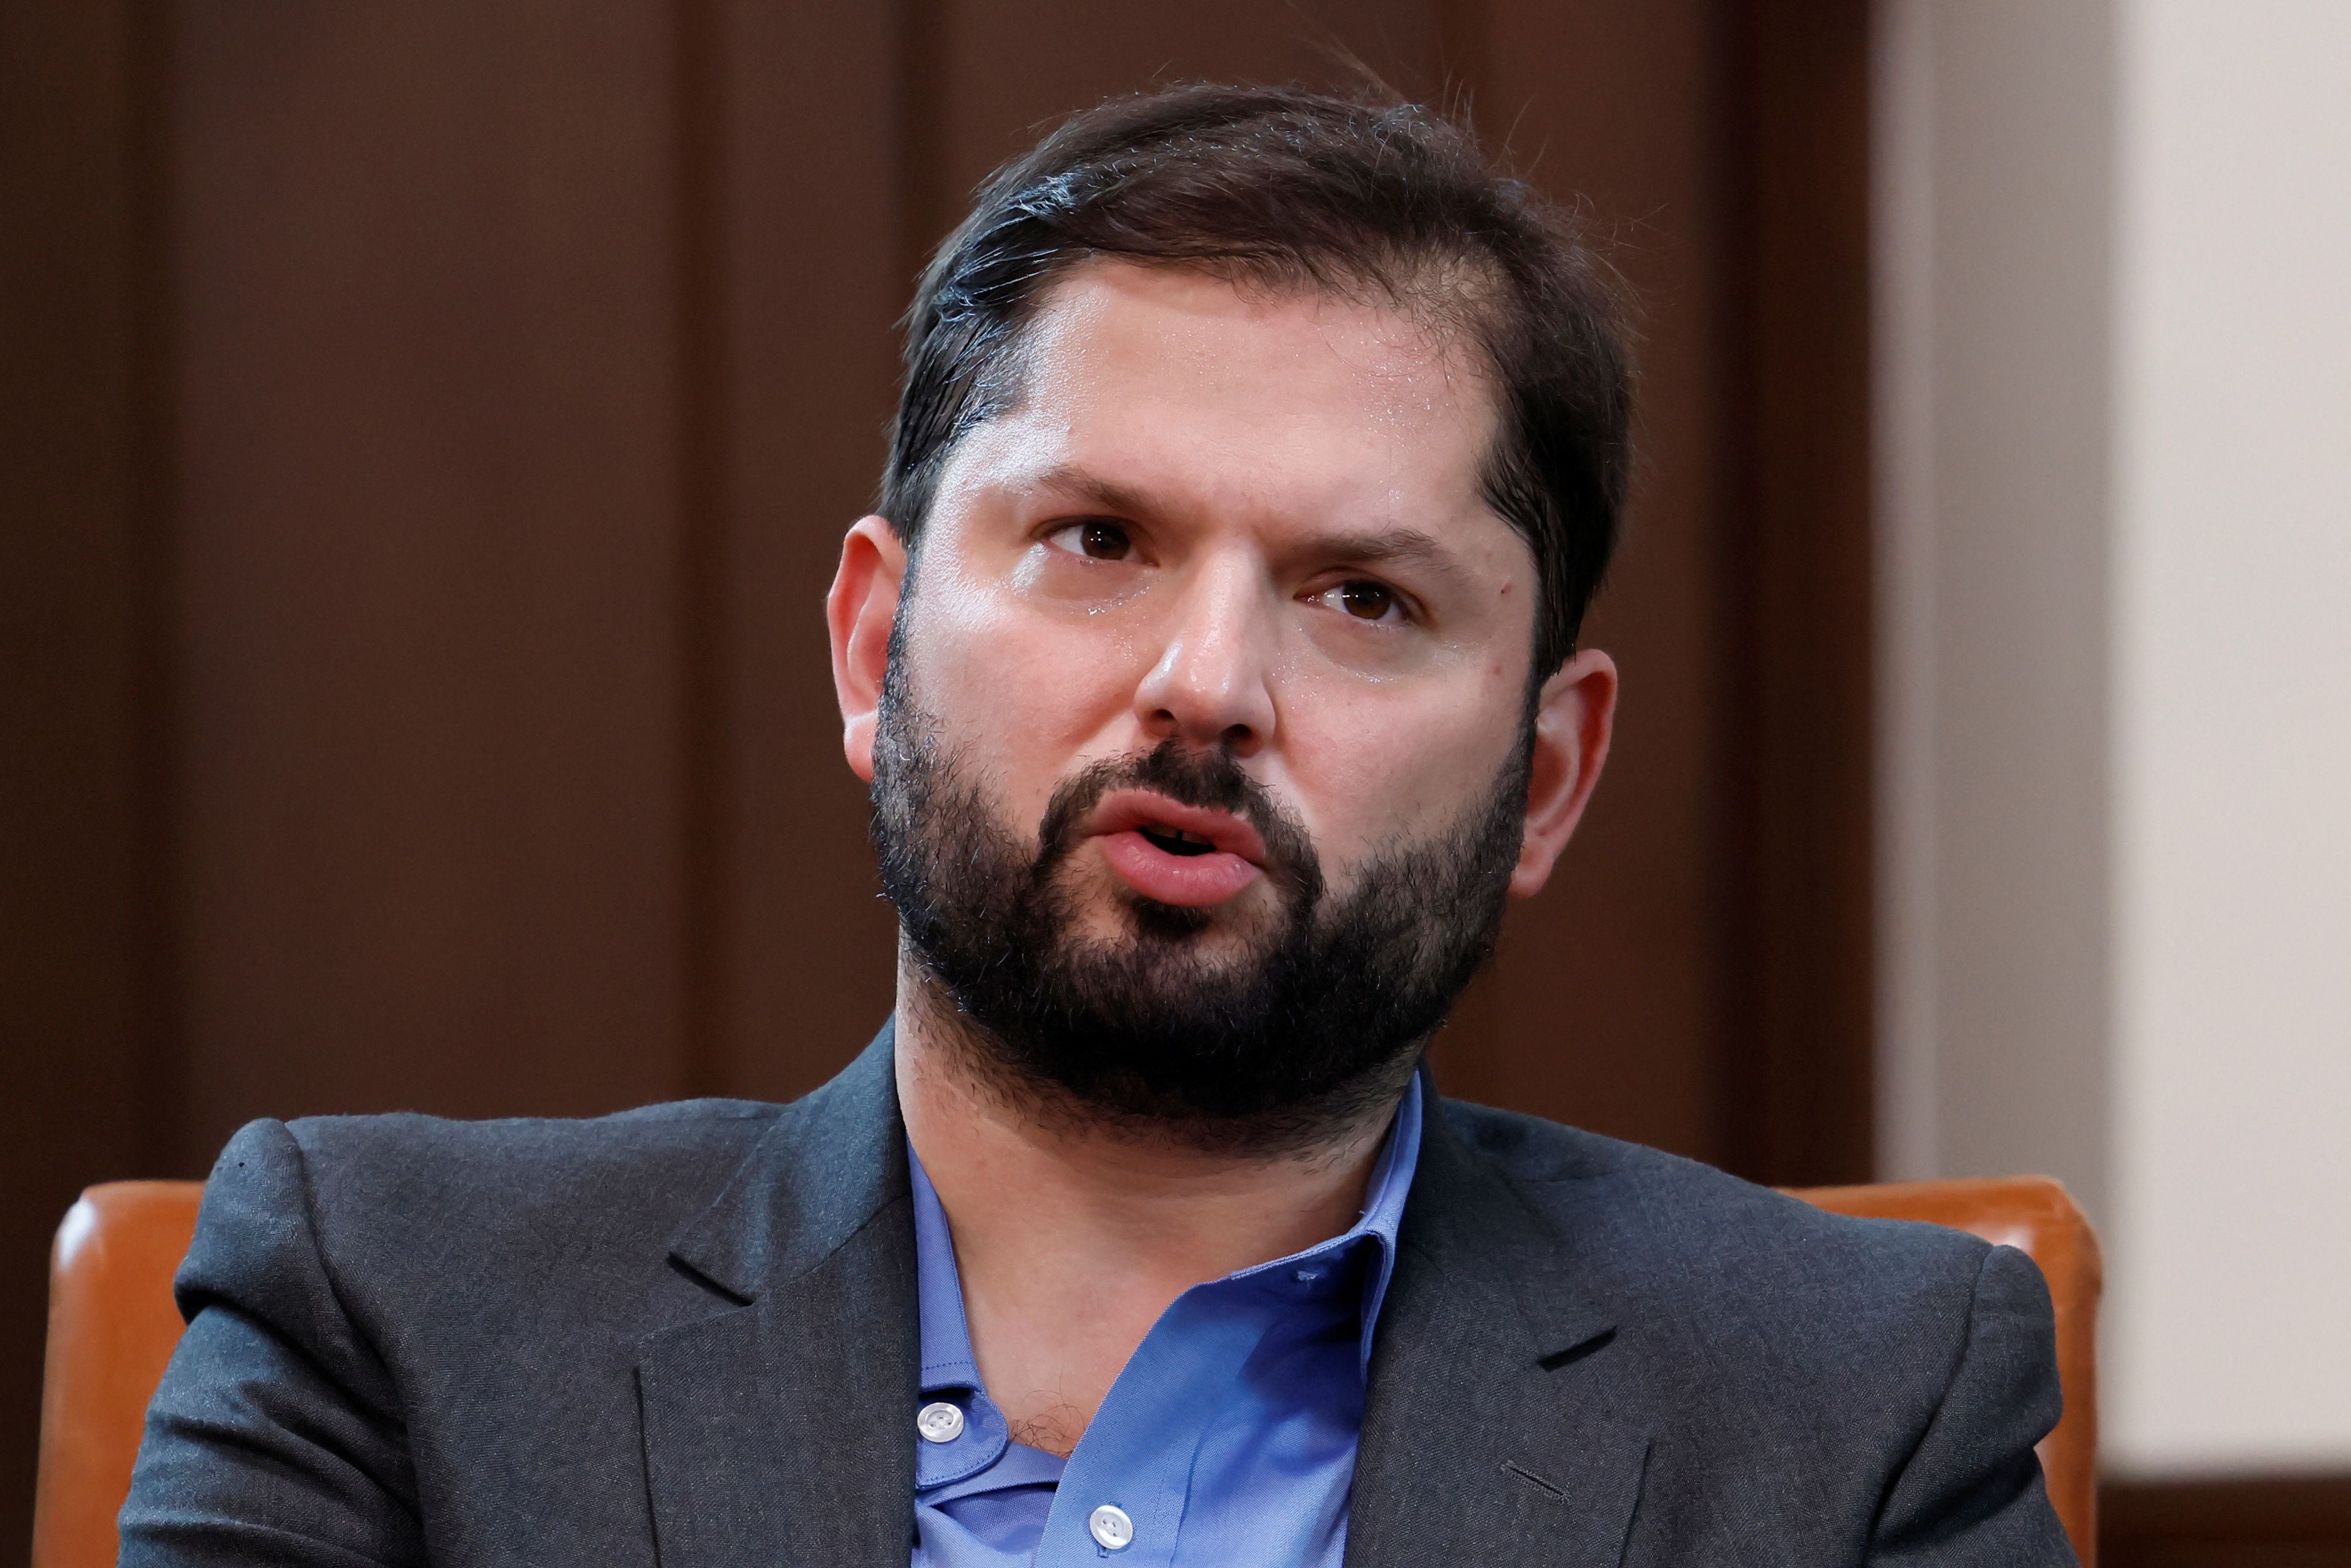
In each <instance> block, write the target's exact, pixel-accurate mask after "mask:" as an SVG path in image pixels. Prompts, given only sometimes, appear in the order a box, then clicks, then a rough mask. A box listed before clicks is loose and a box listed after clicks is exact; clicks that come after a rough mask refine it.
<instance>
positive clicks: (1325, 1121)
mask: <svg viewBox="0 0 2351 1568" xmlns="http://www.w3.org/2000/svg"><path fill="white" fill-rule="evenodd" d="M904 668H905V661H904V659H903V658H897V657H893V659H892V660H891V662H890V667H889V674H888V676H887V678H886V680H885V683H884V689H883V702H882V711H881V715H880V722H879V727H878V730H877V734H876V736H875V741H874V768H873V789H872V800H873V816H872V836H873V843H874V848H875V851H876V852H877V855H878V857H879V860H880V862H881V873H882V883H883V890H884V891H885V893H886V894H887V895H888V897H889V899H890V901H891V902H892V903H893V904H895V905H896V906H897V910H898V917H899V922H900V927H901V931H902V933H903V937H904V944H905V946H906V949H907V950H908V952H909V954H910V955H911V956H912V957H913V958H914V961H915V963H916V964H917V965H919V967H920V969H921V970H922V971H923V975H922V977H923V978H925V979H927V981H928V982H929V990H930V991H931V993H932V997H931V999H933V1000H937V999H941V998H942V996H943V998H945V999H949V1000H951V1001H952V1003H953V1004H954V1009H955V1010H959V1012H960V1014H961V1017H960V1018H949V1017H946V1016H945V1015H946V1014H947V1013H948V1012H949V1011H950V1009H946V1008H944V1007H942V1008H937V1009H935V1011H936V1012H937V1013H938V1014H940V1015H941V1018H940V1021H942V1022H944V1023H946V1024H947V1025H948V1026H949V1027H948V1030H947V1031H946V1032H948V1033H949V1034H951V1035H953V1036H956V1037H958V1038H959V1039H960V1040H961V1041H962V1051H963V1054H964V1055H965V1056H966V1058H967V1065H969V1066H970V1067H972V1068H973V1069H974V1070H975V1074H976V1076H977V1078H978V1079H979V1080H980V1081H981V1082H983V1083H985V1084H987V1085H990V1086H992V1087H994V1088H996V1089H997V1090H998V1091H999V1092H1004V1093H1005V1094H1006V1096H1007V1097H1008V1098H1009V1099H1011V1100H1012V1101H1013V1102H1014V1103H1016V1104H1019V1106H1021V1107H1022V1108H1023V1109H1026V1110H1028V1111H1030V1112H1032V1113H1051V1112H1053V1111H1056V1110H1058V1111H1061V1112H1062V1113H1066V1114H1067V1115H1069V1116H1070V1117H1071V1118H1073V1119H1077V1120H1082V1121H1085V1122H1088V1123H1092V1124H1102V1123H1104V1122H1108V1123H1113V1124H1123V1125H1124V1126H1126V1127H1127V1128H1128V1129H1129V1130H1132V1131H1138V1132H1144V1133H1156V1134H1160V1135H1163V1136H1172V1137H1174V1138H1176V1139H1178V1140H1180V1141H1182V1142H1185V1143H1186V1144H1190V1145H1196V1146H1201V1147H1214V1148H1220V1149H1227V1150H1235V1151H1238V1150H1249V1151H1254V1152H1261V1153H1270V1152H1276V1151H1281V1150H1290V1149H1301V1148H1307V1147H1312V1146H1314V1145H1317V1144H1319V1143H1322V1142H1323V1141H1325V1140H1327V1139H1328V1138H1329V1137H1331V1136H1332V1135H1333V1134H1337V1133H1340V1132H1343V1130H1345V1129H1346V1128H1347V1127H1349V1126H1351V1125H1352V1124H1354V1123H1355V1122H1356V1121H1358V1120H1360V1119H1361V1118H1362V1117H1364V1116H1365V1115H1367V1114H1370V1113H1373V1112H1374V1111H1375V1110H1376V1109H1378V1108H1380V1107H1382V1106H1384V1104H1385V1103H1387V1102H1388V1101H1389V1099H1390V1098H1391V1097H1392V1096H1393V1095H1394V1094H1395V1092H1398V1091H1399V1090H1401V1088H1402V1087H1403V1084H1404V1082H1405V1080H1406V1079H1407V1078H1408V1077H1409V1076H1410V1074H1411V1073H1412V1071H1413V1070H1414V1068H1415V1066H1416V1064H1417V1062H1418V1061H1419V1057H1420V1053H1421V1050H1422V1048H1423V1047H1424V1045H1425V1044H1426V1041H1427V1040H1428V1038H1429V1037H1430V1036H1431V1035H1432V1034H1434V1033H1435V1032H1436V1030H1437V1026H1438V1025H1439V1024H1441V1023H1442V1022H1443V1021H1444V1019H1445V1017H1446V1014H1447V1012H1448V1011H1449V1010H1450V1009H1451V1008H1452V1005H1453V1002H1454V999H1455V998H1457V997H1458V996H1459V994H1460V992H1461V990H1462V988H1463V987H1465V986H1467V985H1468V983H1469V980H1470V978H1471V977H1472V976H1473V975H1475V974H1476V973H1477V971H1478V969H1479V967H1480V966H1482V965H1483V964H1484V963H1485V962H1486V960H1487V959H1488V958H1489V956H1491V955H1492V953H1493V950H1494V940H1495V936H1496V935H1497V933H1498V931H1499V927H1500V925H1501V918H1502V910H1503V906H1504V903H1505V899H1506V896H1507V894H1508V890H1509V884H1510V873H1511V871H1512V869H1513V868H1514V867H1515V866H1516V865H1517V863H1518V858H1519V849H1520V841H1521V837H1522V832H1523V823H1524V821H1525V809H1526V799H1527V782H1528V770H1529V766H1530V756H1531V734H1532V726H1531V722H1528V723H1526V724H1524V725H1522V729H1521V734H1520V739H1519V743H1518V745H1517V747H1515V748H1514V749H1513V752H1512V754H1511V756H1510V759H1509V760H1508V761H1507V762H1506V763H1505V765H1504V766H1503V768H1501V769H1500V771H1499V773H1498V774H1497V775H1496V776H1495V778H1494V779H1493V780H1492V781H1491V783H1490V784H1489V787H1488V789H1486V791H1485V792H1484V793H1483V795H1482V796H1481V797H1479V799H1478V800H1475V801H1474V802H1473V803H1472V805H1471V806H1470V808H1469V809H1468V810H1466V811H1464V812H1463V813H1461V815H1460V816H1459V817H1458V819H1456V820H1455V821H1453V822H1451V823H1449V824H1448V825H1447V826H1446V827H1444V828H1443V829H1441V830H1439V831H1436V832H1434V833H1430V834H1427V835H1425V836H1419V837H1413V838H1405V837H1399V838H1397V839H1395V840H1393V841H1389V842H1387V843H1385V844H1383V845H1381V846H1379V847H1378V848H1377V849H1376V850H1375V851H1374V852H1373V853H1372V854H1371V855H1370V856H1369V857H1368V858H1367V860H1366V861H1365V862H1364V867H1363V870H1362V871H1361V873H1360V874H1358V875H1357V876H1356V877H1355V878H1354V879H1353V883H1352V884H1351V885H1350V886H1348V887H1346V888H1344V889H1343V890H1342V891H1339V892H1337V893H1333V892H1332V891H1331V890H1330V886H1329V883H1328V882H1327V880H1326V878H1325V876H1324V874H1323V872H1322V863H1321V860H1320V857H1319V856H1318V855H1317V853H1316V852H1315V848H1314V843H1313V840H1312V838H1311V835H1310V834H1309V833H1308V832H1307V831H1306V830H1305V828H1304V827H1303V825H1302V824H1301V823H1300V822H1299V821H1298V820H1297V819H1296V818H1295V816H1293V815H1292V814H1290V812H1288V811H1287V810H1284V809H1283V807H1282V806H1281V804H1280V801H1278V800H1275V799H1274V798H1273V796H1272V795H1271V794H1270V792H1269V791H1268V790H1267V789H1265V788H1264V786H1263V785H1261V784H1259V782H1258V781H1257V780H1255V779H1251V778H1250V777H1249V775H1248V774H1247V773H1246V772H1244V771H1243V770H1242V768H1240V766H1239V764H1238V762H1237V761H1236V760H1235V759H1234V758H1233V757H1232V756H1231V755H1230V753H1229V752H1228V751H1226V750H1223V749H1215V750H1203V749H1199V748H1187V747H1180V746H1178V745H1177V744H1176V743H1175V741H1174V740H1172V739H1171V740H1169V741H1167V742H1165V743H1164V744H1162V745H1160V746H1159V747H1156V748H1155V749H1154V750H1151V751H1148V752H1143V753H1138V754H1133V755H1129V756H1125V757H1120V758H1110V759H1107V760H1104V761H1101V762H1097V763H1094V764H1092V765H1091V766H1089V767H1087V768H1083V769H1082V770H1081V771H1080V772H1078V773H1077V774H1075V775H1073V776H1072V777H1071V778H1069V779H1064V780H1063V781H1062V782H1061V785H1060V786H1059V787H1058V788H1056V789H1055V790H1054V792H1053V795H1052V798H1051V800H1050V802H1049V803H1048V805H1047V806H1046V809H1045V811H1044V814H1043V816H1042V818H1041V819H1040V821H1039V824H1038V828H1037V832H1036V836H1035V838H1034V840H1033V841H1023V840H1022V839H1021V838H1019V836H1017V835H1016V834H1014V833H1013V832H1011V831H1008V830H1007V829H1006V828H1005V827H1004V826H1003V825H1002V821H1001V817H1000V815H999V813H998V812H997V811H996V810H994V808H993V806H992V804H991V802H990V801H989V800H988V799H987V795H986V794H985V792H984V791H983V789H981V787H980V785H979V782H978V780H977V779H976V778H975V777H973V776H972V771H971V770H970V769H968V768H967V765H966V764H965V762H964V759H963V758H962V757H961V756H960V755H959V754H958V753H957V752H956V750H954V749H953V748H951V747H947V746H946V745H944V744H943V743H942V741H941V738H940V737H941V727H940V726H939V725H938V724H937V723H936V721H935V719H934V718H933V717H932V716H929V715H928V714H926V713H925V712H924V711H923V710H922V708H921V707H920V706H918V705H917V704H916V703H915V702H914V700H913V699H912V697H911V695H910V694H909V692H908V690H907V687H906V683H905V680H904V676H903V674H902V672H903V671H904ZM1530 719H1531V716H1530ZM1126 788H1143V789H1155V790H1157V791H1159V792H1161V793H1163V794H1165V795H1166V796H1168V797H1169V798H1170V799H1171V800H1176V801H1179V802H1181V803H1183V804H1185V805H1189V806H1196V807H1202V808H1207V809H1212V810H1224V811H1229V812H1231V813H1233V814H1234V815H1236V816H1238V817H1240V818H1243V819H1244V820H1246V821H1248V822H1249V824H1250V825H1251V826H1252V827H1254V828H1255V829H1256V830H1257V831H1258V834H1259V837H1260V839H1261V840H1262V841H1263V842H1264V844H1265V849H1266V855H1265V861H1264V865H1263V870H1264V876H1265V881H1266V883H1267V884H1268V886H1269V888H1270V891H1271V892H1272V894H1274V899H1273V908H1272V910H1271V911H1270V912H1267V911H1264V910H1262V909H1260V910H1258V911H1252V912H1251V913H1252V914H1253V915H1267V916H1268V917H1266V918H1260V919H1258V920H1256V921H1255V922H1254V923H1253V924H1251V923H1248V922H1242V921H1238V920H1236V919H1234V918H1233V917H1231V916H1225V920H1226V925H1227V933H1226V935H1227V936H1228V940H1226V941H1224V942H1222V943H1221V944H1219V943H1218V942H1217V941H1216V940H1215V936H1217V933H1216V927H1217V923H1218V920H1219V917H1220V911H1218V910H1214V909H1198V908H1186V907H1178V906H1175V905H1170V904H1161V903H1158V902H1156V901H1155V900H1152V899H1148V898H1144V897H1141V896H1140V895H1136V894H1131V893H1125V892H1123V890H1122V893H1121V894H1117V895H1114V896H1115V899H1116V908H1115V910H1114V913H1113V919H1114V921H1115V922H1116V924H1117V925H1118V927H1119V929H1118V930H1117V932H1116V933H1115V934H1114V935H1113V936H1109V937H1107V938H1105V937H1101V936H1092V935H1089V934H1088V933H1087V932H1086V931H1085V929H1084V927H1085V924H1086V922H1085V911H1084V909H1083V907H1082V905H1083V902H1084V898H1085V892H1086V886H1087V881H1088V879H1087V878H1086V877H1085V876H1084V875H1083V874H1082V867H1081V866H1080V865H1079V864H1077V863H1075V862H1074V860H1073V857H1074V854H1075V852H1076V851H1077V850H1078V849H1079V848H1080V847H1081V845H1082V843H1083V842H1084V841H1085V832H1084V827H1083V824H1084V822H1085V821H1086V820H1087V818H1088V816H1089V815H1090V813H1091V812H1092V809H1093V807H1094V806H1095V804H1096V803H1097V802H1099V801H1100V800H1101V799H1102V796H1103V795H1105V794H1106V793H1108V792H1109V791H1111V790H1113V789H1126ZM1220 948H1221V950H1220ZM975 1026H976V1027H975Z"/></svg>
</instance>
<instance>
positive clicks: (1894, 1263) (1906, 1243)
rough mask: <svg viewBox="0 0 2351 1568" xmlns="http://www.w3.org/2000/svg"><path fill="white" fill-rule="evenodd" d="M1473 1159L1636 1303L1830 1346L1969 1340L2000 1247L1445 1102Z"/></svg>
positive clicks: (1611, 1141)
mask: <svg viewBox="0 0 2351 1568" xmlns="http://www.w3.org/2000/svg"><path fill="white" fill-rule="evenodd" d="M1445 1113H1446V1116H1447V1124H1448V1125H1449V1126H1450V1127H1451V1129H1452V1131H1453V1133H1454V1135H1455V1136H1456V1137H1457V1138H1458V1139H1459V1140H1460V1142H1461V1144H1462V1145H1464V1147H1465V1148H1466V1150H1467V1151H1468V1154H1469V1155H1470V1157H1471V1158H1472V1159H1473V1160H1475V1161H1477V1162H1478V1163H1479V1164H1480V1165H1483V1166H1485V1167H1486V1168H1487V1169H1488V1170H1489V1171H1490V1172H1491V1173H1492V1174H1493V1175H1495V1176H1498V1177H1499V1178H1500V1179H1501V1180H1502V1182H1503V1183H1505V1184H1506V1185H1507V1186H1509V1187H1510V1190H1511V1191H1512V1192H1513V1193H1515V1194H1516V1195H1517V1196H1518V1197H1519V1199H1520V1201H1521V1202H1522V1203H1524V1204H1525V1205H1526V1206H1527V1207H1529V1208H1531V1209H1532V1210H1533V1211H1534V1212H1535V1213H1536V1214H1537V1215H1539V1216H1541V1218H1543V1219H1544V1220H1545V1221H1546V1222H1547V1223H1548V1225H1549V1226H1550V1227H1551V1228H1552V1229H1553V1230H1554V1231H1556V1232H1557V1233H1559V1234H1560V1235H1561V1236H1562V1238H1563V1239H1564V1241H1565V1242H1566V1244H1568V1245H1569V1246H1571V1247H1572V1249H1573V1252H1574V1253H1575V1255H1576V1256H1577V1257H1578V1258H1579V1260H1581V1263H1580V1266H1581V1267H1583V1268H1584V1269H1586V1270H1588V1271H1590V1272H1591V1273H1592V1274H1593V1275H1594V1276H1596V1277H1597V1278H1598V1279H1600V1280H1603V1281H1607V1282H1609V1283H1610V1284H1611V1285H1612V1286H1613V1288H1614V1290H1615V1291H1619V1292H1621V1293H1623V1294H1625V1295H1626V1296H1629V1297H1634V1298H1643V1299H1647V1298H1656V1297H1670V1298H1674V1299H1676V1300H1677V1301H1680V1302H1682V1303H1684V1304H1686V1305H1689V1306H1694V1307H1696V1308H1698V1312H1699V1315H1698V1319H1697V1320H1696V1321H1699V1322H1706V1321H1714V1322H1726V1323H1755V1322H1770V1323H1773V1324H1775V1325H1780V1324H1784V1325H1788V1326H1790V1327H1791V1328H1793V1329H1797V1330H1799V1331H1800V1334H1799V1337H1803V1338H1817V1339H1819V1340H1820V1341H1821V1343H1823V1346H1824V1347H1826V1346H1828V1345H1830V1344H1832V1343H1834V1342H1836V1341H1839V1340H1841V1339H1843V1338H1844V1337H1845V1335H1844V1332H1843V1331H1845V1330H1850V1331H1851V1332H1852V1333H1862V1334H1866V1333H1871V1332H1876V1331H1883V1330H1885V1329H1886V1328H1887V1327H1889V1326H1891V1325H1894V1324H1897V1323H1899V1324H1906V1325H1907V1327H1908V1328H1909V1329H1910V1330H1913V1331H1917V1330H1921V1329H1925V1328H1927V1326H1928V1321H1933V1322H1938V1323H1939V1324H1940V1325H1941V1327H1942V1329H1943V1330H1944V1331H1946V1332H1956V1333H1963V1332H1964V1324H1965V1322H1966V1318H1967V1314H1968V1311H1969V1306H1970V1301H1971V1300H1972V1299H1973V1296H1974V1294H1975V1291H1976V1287H1977V1281H1978V1278H1979V1276H1980V1274H1981V1273H1982V1272H1983V1270H1984V1269H1985V1267H1986V1260H1987V1257H1988V1255H1989V1254H1990V1253H1991V1250H1992V1249H1991V1244H1990V1243H1989V1242H1986V1241H1984V1240H1982V1239H1980V1238H1977V1237H1974V1236H1970V1235H1968V1234H1966V1233H1965V1232H1962V1231H1958V1230H1952V1229H1949V1228H1945V1227H1942V1226H1938V1225H1925V1224H1919V1223H1916V1222H1913V1221H1907V1220H1893V1219H1864V1218H1855V1217H1853V1216H1849V1215H1841V1214H1832V1213H1829V1212H1828V1211H1826V1210H1824V1209H1820V1208H1816V1207H1813V1205H1811V1204H1809V1203H1806V1202H1805V1201H1804V1200H1803V1199H1802V1198H1799V1197H1791V1196H1789V1195H1788V1194H1786V1193H1782V1192H1777V1191H1774V1190H1773V1189H1771V1188H1770V1187H1766V1186H1758V1185H1756V1184H1755V1183H1753V1182H1750V1181H1745V1180H1742V1179H1740V1177H1737V1176H1731V1175H1729V1174H1728V1173H1727V1172H1724V1171H1720V1170H1717V1169H1716V1168H1714V1167H1713V1166H1707V1165H1703V1164H1700V1163H1699V1162H1698V1161H1696V1160H1692V1159H1687V1158H1684V1157H1682V1156H1680V1155H1671V1154H1667V1153H1665V1152H1664V1151H1662V1150H1659V1149H1653V1148H1647V1147H1644V1146H1642V1145H1637V1144H1630V1143H1625V1142H1623V1141H1621V1140H1619V1139H1615V1138H1608V1137H1603V1136H1601V1135H1600V1134H1594V1133H1588V1132H1584V1131H1582V1130H1581V1129H1578V1128H1574V1127H1567V1126H1562V1125H1560V1124H1557V1123H1553V1122H1547V1121H1544V1120H1542V1119H1541V1118H1540V1117H1534V1116H1526V1115H1520V1114H1517V1113H1511V1112H1507V1111H1496V1110H1491V1109H1489V1108H1487V1107H1485V1106H1480V1105H1471V1104H1466V1103H1459V1102H1454V1101H1447V1102H1446V1103H1445Z"/></svg>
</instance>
